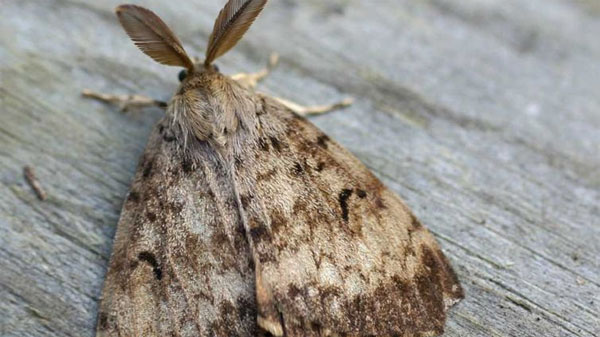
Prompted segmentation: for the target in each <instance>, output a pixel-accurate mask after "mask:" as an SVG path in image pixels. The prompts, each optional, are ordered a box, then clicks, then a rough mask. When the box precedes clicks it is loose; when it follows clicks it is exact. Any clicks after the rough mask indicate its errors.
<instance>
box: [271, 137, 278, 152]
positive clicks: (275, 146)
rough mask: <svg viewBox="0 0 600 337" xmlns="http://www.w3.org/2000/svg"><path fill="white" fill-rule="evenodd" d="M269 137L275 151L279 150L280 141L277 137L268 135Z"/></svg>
mask: <svg viewBox="0 0 600 337" xmlns="http://www.w3.org/2000/svg"><path fill="white" fill-rule="evenodd" d="M269 139H270V140H271V145H273V148H274V149H275V150H277V151H281V143H280V142H279V139H277V138H275V137H269Z"/></svg>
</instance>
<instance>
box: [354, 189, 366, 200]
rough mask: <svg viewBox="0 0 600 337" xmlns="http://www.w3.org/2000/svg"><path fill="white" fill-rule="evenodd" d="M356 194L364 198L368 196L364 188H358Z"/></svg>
mask: <svg viewBox="0 0 600 337" xmlns="http://www.w3.org/2000/svg"><path fill="white" fill-rule="evenodd" d="M356 195H358V197H359V198H361V199H364V198H365V197H366V196H367V192H365V191H364V190H357V191H356Z"/></svg>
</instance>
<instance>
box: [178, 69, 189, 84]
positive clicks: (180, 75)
mask: <svg viewBox="0 0 600 337" xmlns="http://www.w3.org/2000/svg"><path fill="white" fill-rule="evenodd" d="M178 77H179V82H183V80H185V78H186V77H187V70H185V69H183V70H182V71H180V72H179V75H178Z"/></svg>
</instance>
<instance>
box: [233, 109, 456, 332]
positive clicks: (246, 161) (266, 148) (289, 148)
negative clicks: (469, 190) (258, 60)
mask: <svg viewBox="0 0 600 337" xmlns="http://www.w3.org/2000/svg"><path fill="white" fill-rule="evenodd" d="M262 101H263V109H262V111H260V112H259V113H258V114H257V115H258V117H257V118H258V122H257V124H256V127H255V129H254V130H251V131H248V132H249V134H245V135H244V134H242V136H241V137H240V140H239V142H240V144H242V145H241V146H239V147H238V151H239V153H236V156H237V158H238V159H237V160H236V170H235V171H236V179H237V181H236V183H237V185H238V186H239V187H238V188H239V193H240V200H241V204H242V206H243V212H244V213H245V217H246V221H247V224H246V226H247V228H248V229H247V230H248V232H249V235H248V236H249V238H250V240H251V245H252V248H253V254H254V258H255V265H256V286H257V302H258V306H259V307H258V315H259V316H258V322H259V325H260V326H261V327H263V328H264V329H266V330H268V331H270V332H271V333H272V334H273V335H277V336H281V335H286V336H304V335H311V334H312V335H328V334H329V333H334V332H335V333H345V334H350V335H401V336H412V335H435V334H439V333H442V331H443V326H444V322H445V317H446V311H447V309H448V308H449V307H450V306H451V305H453V304H454V303H456V302H458V301H459V300H460V299H461V298H463V291H462V288H461V286H460V284H459V281H458V279H457V277H456V275H455V273H454V272H453V270H452V268H451V266H450V265H449V263H448V260H447V259H446V257H445V256H444V254H443V253H442V251H441V250H440V248H439V246H438V244H437V242H436V241H435V239H434V238H433V236H432V235H431V233H430V232H429V231H428V230H427V229H426V228H425V227H423V226H422V225H421V223H420V222H419V221H418V220H417V218H415V216H414V215H413V214H412V213H411V211H410V210H409V209H408V208H407V207H406V206H405V205H404V203H403V202H402V201H401V199H400V198H399V197H398V196H397V195H396V194H395V193H393V192H392V191H390V190H389V189H388V188H386V187H385V186H384V185H383V184H382V183H381V182H380V181H379V180H378V179H377V178H376V177H375V176H374V175H373V174H372V173H371V172H370V171H369V170H368V169H367V168H366V167H365V166H364V165H363V164H362V163H361V162H360V161H359V160H358V159H357V158H356V157H355V156H353V155H352V154H351V153H350V152H349V151H347V150H346V149H344V148H343V147H341V146H340V145H339V144H337V143H336V142H334V141H332V140H331V139H329V137H327V136H326V135H325V134H323V133H322V132H321V131H320V130H319V129H317V128H316V127H315V126H314V125H313V124H311V123H310V122H309V121H307V120H306V119H304V118H301V117H299V116H297V115H295V114H293V113H292V112H290V111H289V110H287V109H285V108H284V107H283V106H282V105H280V104H279V103H277V102H275V101H274V100H272V99H270V98H268V97H262ZM251 134H253V135H254V136H252V135H251Z"/></svg>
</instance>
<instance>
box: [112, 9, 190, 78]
mask: <svg viewBox="0 0 600 337" xmlns="http://www.w3.org/2000/svg"><path fill="white" fill-rule="evenodd" d="M115 12H116V14H117V17H118V18H119V21H120V22H121V25H122V26H123V28H124V29H125V31H126V32H127V35H129V37H130V38H131V40H133V42H134V43H135V45H136V46H137V47H138V48H139V49H140V50H141V51H142V52H144V53H145V54H146V55H148V56H150V57H151V58H153V59H154V60H155V61H156V62H158V63H162V64H166V65H170V66H181V67H184V68H187V69H189V70H192V69H194V64H193V62H192V60H191V59H190V58H189V56H188V55H187V54H186V52H185V50H184V49H183V46H182V45H181V42H180V41H179V39H178V38H177V36H175V34H174V33H173V31H171V29H170V28H169V26H167V25H166V24H165V23H164V22H163V21H162V20H161V19H160V18H159V17H158V16H157V15H156V14H154V12H152V11H151V10H149V9H146V8H143V7H140V6H136V5H120V6H119V7H117V8H116V10H115Z"/></svg>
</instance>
